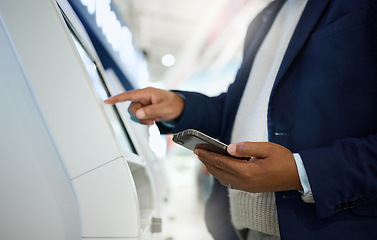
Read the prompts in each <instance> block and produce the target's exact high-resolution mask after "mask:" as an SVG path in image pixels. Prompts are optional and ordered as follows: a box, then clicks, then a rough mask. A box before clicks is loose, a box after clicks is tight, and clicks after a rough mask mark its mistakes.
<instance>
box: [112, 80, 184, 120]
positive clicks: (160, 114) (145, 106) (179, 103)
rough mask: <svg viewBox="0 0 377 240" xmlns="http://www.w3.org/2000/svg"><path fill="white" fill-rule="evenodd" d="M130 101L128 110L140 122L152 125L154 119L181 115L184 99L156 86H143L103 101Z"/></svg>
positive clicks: (168, 118) (172, 117) (170, 118)
mask: <svg viewBox="0 0 377 240" xmlns="http://www.w3.org/2000/svg"><path fill="white" fill-rule="evenodd" d="M123 101H131V104H130V106H129V108H128V111H129V112H130V113H131V114H132V115H133V117H134V118H136V119H137V120H138V121H139V122H140V123H142V124H147V125H152V124H153V123H154V121H156V122H160V121H172V120H174V119H176V118H177V117H178V116H180V115H181V113H182V112H183V109H184V105H185V102H184V100H183V99H182V98H181V97H180V96H179V95H178V94H176V93H175V92H172V91H166V90H162V89H157V88H152V87H149V88H145V89H137V90H132V91H128V92H125V93H122V94H119V95H116V96H113V97H111V98H109V99H107V100H106V101H105V103H107V104H115V103H117V102H123Z"/></svg>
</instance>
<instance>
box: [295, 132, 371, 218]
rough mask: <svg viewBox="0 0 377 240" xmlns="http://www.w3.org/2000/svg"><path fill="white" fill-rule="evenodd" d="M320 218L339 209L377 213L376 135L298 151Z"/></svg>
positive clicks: (357, 212)
mask: <svg viewBox="0 0 377 240" xmlns="http://www.w3.org/2000/svg"><path fill="white" fill-rule="evenodd" d="M300 156H301V157H302V159H303V163H304V166H305V169H306V172H307V175H308V178H309V182H310V186H311V189H312V192H313V196H314V200H315V204H316V211H317V213H318V215H319V217H321V218H325V217H328V216H331V215H334V214H335V213H337V212H341V211H343V210H351V211H353V212H354V213H355V214H361V215H372V216H376V215H377V134H372V135H369V136H367V137H365V138H347V139H343V140H340V141H337V142H335V143H334V144H333V145H332V146H329V147H323V148H317V149H310V150H303V151H301V152H300Z"/></svg>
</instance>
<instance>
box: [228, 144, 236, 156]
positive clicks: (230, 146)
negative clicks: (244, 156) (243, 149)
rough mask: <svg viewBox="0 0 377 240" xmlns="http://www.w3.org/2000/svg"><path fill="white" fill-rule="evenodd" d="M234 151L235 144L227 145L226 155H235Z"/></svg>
mask: <svg viewBox="0 0 377 240" xmlns="http://www.w3.org/2000/svg"><path fill="white" fill-rule="evenodd" d="M236 149H237V146H236V144H229V146H228V148H227V150H228V153H230V154H235V153H236Z"/></svg>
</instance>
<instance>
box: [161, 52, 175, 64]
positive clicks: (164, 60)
mask: <svg viewBox="0 0 377 240" xmlns="http://www.w3.org/2000/svg"><path fill="white" fill-rule="evenodd" d="M161 63H162V65H164V66H166V67H171V66H173V65H174V64H175V57H174V56H173V55H171V54H166V55H164V56H163V57H162V58H161Z"/></svg>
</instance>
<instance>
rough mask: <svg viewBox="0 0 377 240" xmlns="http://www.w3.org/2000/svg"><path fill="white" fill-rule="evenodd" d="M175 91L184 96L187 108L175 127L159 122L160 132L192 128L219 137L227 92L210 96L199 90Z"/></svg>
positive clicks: (174, 131) (167, 132)
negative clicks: (198, 91)
mask: <svg viewBox="0 0 377 240" xmlns="http://www.w3.org/2000/svg"><path fill="white" fill-rule="evenodd" d="M175 92H177V93H179V94H181V95H182V96H183V97H184V99H185V108H184V110H183V113H182V114H181V116H180V117H179V119H178V120H177V122H176V124H175V126H174V128H169V127H166V126H164V125H162V124H157V125H158V127H159V129H160V132H161V133H162V134H170V133H176V132H180V131H183V130H186V129H189V128H191V129H195V130H199V131H201V132H203V133H205V134H207V135H209V136H212V137H214V138H218V136H219V134H220V132H221V129H220V128H221V121H222V116H223V109H224V108H223V104H224V99H225V96H226V94H225V93H223V94H220V95H219V96H217V97H208V96H206V95H204V94H201V93H197V92H188V91H175Z"/></svg>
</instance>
